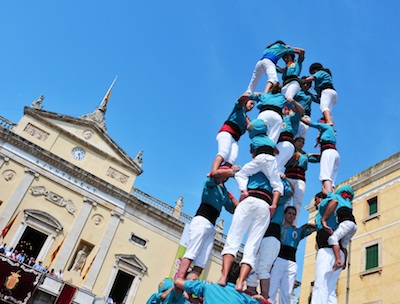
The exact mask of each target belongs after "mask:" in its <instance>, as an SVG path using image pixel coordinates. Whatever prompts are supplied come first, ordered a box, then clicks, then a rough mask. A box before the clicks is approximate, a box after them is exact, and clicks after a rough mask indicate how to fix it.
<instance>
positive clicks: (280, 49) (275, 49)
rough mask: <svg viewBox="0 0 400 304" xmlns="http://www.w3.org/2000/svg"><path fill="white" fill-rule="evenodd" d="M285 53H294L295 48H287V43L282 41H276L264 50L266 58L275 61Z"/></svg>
mask: <svg viewBox="0 0 400 304" xmlns="http://www.w3.org/2000/svg"><path fill="white" fill-rule="evenodd" d="M285 54H294V50H293V48H287V47H286V45H284V44H281V43H276V44H274V45H272V46H270V47H268V48H265V50H264V52H263V57H262V58H261V59H264V58H269V59H270V60H272V62H273V63H275V64H276V63H277V62H278V60H279V59H281V58H282V57H283V56H284V55H285Z"/></svg>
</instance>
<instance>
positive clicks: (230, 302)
mask: <svg viewBox="0 0 400 304" xmlns="http://www.w3.org/2000/svg"><path fill="white" fill-rule="evenodd" d="M183 289H184V290H185V291H186V292H187V293H189V294H194V295H196V296H198V297H204V302H203V304H260V302H259V301H258V300H255V299H253V298H252V297H250V296H249V295H247V294H245V293H244V292H238V291H237V290H236V289H235V285H234V284H232V283H228V284H226V286H225V287H222V286H220V285H218V284H215V283H207V282H204V281H200V280H197V281H186V282H185V284H184V287H183Z"/></svg>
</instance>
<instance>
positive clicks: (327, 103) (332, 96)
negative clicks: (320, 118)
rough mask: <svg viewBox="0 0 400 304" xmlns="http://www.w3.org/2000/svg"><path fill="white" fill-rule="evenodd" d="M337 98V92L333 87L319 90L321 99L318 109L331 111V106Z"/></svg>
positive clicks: (322, 111)
mask: <svg viewBox="0 0 400 304" xmlns="http://www.w3.org/2000/svg"><path fill="white" fill-rule="evenodd" d="M337 100H338V94H337V92H336V91H335V90H333V89H325V90H323V91H322V92H321V99H320V104H319V109H320V110H321V113H324V111H326V110H329V111H330V112H331V113H332V110H333V107H334V106H335V105H336V102H337Z"/></svg>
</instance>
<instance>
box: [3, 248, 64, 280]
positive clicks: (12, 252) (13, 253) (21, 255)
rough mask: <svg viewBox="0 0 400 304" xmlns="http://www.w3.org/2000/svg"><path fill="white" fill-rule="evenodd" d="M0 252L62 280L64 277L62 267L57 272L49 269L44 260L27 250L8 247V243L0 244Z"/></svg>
mask: <svg viewBox="0 0 400 304" xmlns="http://www.w3.org/2000/svg"><path fill="white" fill-rule="evenodd" d="M0 254H3V255H5V256H6V257H8V258H10V259H12V260H14V261H17V262H19V263H24V264H26V265H28V266H31V267H32V268H34V269H36V270H39V271H41V272H44V273H46V274H48V275H49V276H52V277H56V278H58V279H60V280H61V279H62V277H63V272H62V270H61V269H60V270H59V271H58V272H55V271H54V269H51V270H49V269H48V268H47V267H45V266H43V262H42V261H39V260H36V259H35V258H34V257H29V256H28V255H27V254H26V252H25V250H21V251H18V250H17V249H14V247H10V248H7V244H6V243H3V244H1V245H0Z"/></svg>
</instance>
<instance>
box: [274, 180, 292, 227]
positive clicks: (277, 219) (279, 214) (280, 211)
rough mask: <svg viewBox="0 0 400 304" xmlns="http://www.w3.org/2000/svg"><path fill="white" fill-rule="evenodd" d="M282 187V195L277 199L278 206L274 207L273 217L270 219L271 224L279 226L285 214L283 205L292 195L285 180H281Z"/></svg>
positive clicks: (290, 188)
mask: <svg viewBox="0 0 400 304" xmlns="http://www.w3.org/2000/svg"><path fill="white" fill-rule="evenodd" d="M281 182H282V185H283V195H281V197H280V198H279V201H278V205H277V206H276V209H275V213H274V216H273V217H272V218H271V223H275V224H278V225H281V224H282V222H283V217H284V214H285V204H286V202H287V201H288V199H289V197H290V196H291V195H292V194H293V190H292V187H291V186H290V184H289V182H288V181H287V180H286V179H284V178H283V179H282V178H281Z"/></svg>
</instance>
